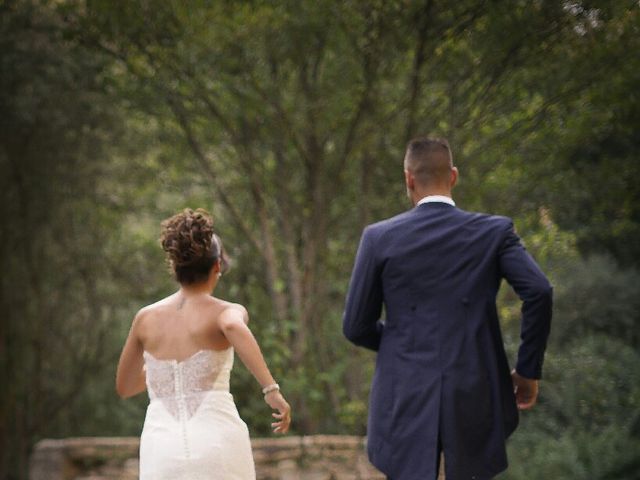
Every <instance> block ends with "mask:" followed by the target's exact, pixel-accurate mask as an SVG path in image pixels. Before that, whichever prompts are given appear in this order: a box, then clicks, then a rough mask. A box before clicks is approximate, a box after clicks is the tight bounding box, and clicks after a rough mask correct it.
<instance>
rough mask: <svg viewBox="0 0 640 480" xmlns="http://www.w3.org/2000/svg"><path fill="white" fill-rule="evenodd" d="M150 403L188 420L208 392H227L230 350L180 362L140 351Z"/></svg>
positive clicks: (205, 352)
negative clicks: (160, 403) (157, 401)
mask: <svg viewBox="0 0 640 480" xmlns="http://www.w3.org/2000/svg"><path fill="white" fill-rule="evenodd" d="M144 363H145V371H146V382H147V391H148V392H149V398H150V400H152V401H154V400H159V401H161V402H162V403H163V404H164V406H165V408H166V409H167V410H168V411H169V413H170V414H171V415H172V416H173V417H174V418H176V419H177V420H188V419H189V418H191V417H192V416H193V415H194V414H195V412H196V411H197V410H198V407H199V406H200V404H201V403H202V400H203V399H204V396H205V395H206V394H207V393H208V392H210V391H212V390H222V391H227V392H228V391H229V377H230V375H231V368H232V367H233V348H228V349H226V350H220V351H218V350H199V351H198V352H196V353H194V354H193V355H191V356H190V357H189V358H187V359H185V360H181V361H177V360H161V359H158V358H156V357H154V356H153V355H152V354H150V353H149V352H146V351H145V352H144Z"/></svg>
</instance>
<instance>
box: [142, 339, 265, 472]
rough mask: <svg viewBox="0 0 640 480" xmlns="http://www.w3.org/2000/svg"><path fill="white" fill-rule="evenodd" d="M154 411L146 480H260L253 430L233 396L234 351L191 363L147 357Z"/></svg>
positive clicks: (145, 447)
mask: <svg viewBox="0 0 640 480" xmlns="http://www.w3.org/2000/svg"><path fill="white" fill-rule="evenodd" d="M144 362H145V370H146V378H147V391H148V393H149V399H150V402H149V406H148V408H147V414H146V417H145V420H144V427H143V429H142V435H141V438H140V479H141V480H183V479H184V480H187V479H189V480H211V479H220V480H255V478H256V475H255V470H254V464H253V456H252V454H251V443H250V441H249V431H248V429H247V425H246V424H245V423H244V422H243V421H242V419H241V418H240V416H239V415H238V410H237V409H236V406H235V403H234V402H233V397H232V396H231V394H230V393H229V376H230V374H231V368H232V367H233V349H232V348H229V349H227V350H223V351H215V350H200V351H199V352H197V353H195V354H194V355H192V356H191V357H189V358H187V359H186V360H182V361H176V360H160V359H157V358H155V357H154V356H153V355H151V354H150V353H149V352H144Z"/></svg>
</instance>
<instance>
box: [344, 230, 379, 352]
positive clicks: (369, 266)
mask: <svg viewBox="0 0 640 480" xmlns="http://www.w3.org/2000/svg"><path fill="white" fill-rule="evenodd" d="M373 235H374V232H372V231H371V229H370V228H365V230H364V232H362V238H361V239H360V246H359V247H358V253H357V254H356V261H355V265H354V267H353V273H352V274H351V282H350V283H349V292H348V294H347V303H346V307H345V310H344V316H343V319H342V331H343V332H344V336H345V337H347V338H348V339H349V340H350V341H351V342H353V343H354V344H356V345H358V346H362V347H366V348H369V349H371V350H378V347H379V345H380V332H379V331H378V328H377V322H378V319H379V318H380V312H381V311H382V281H381V278H380V270H381V269H380V267H379V266H378V265H377V264H376V259H375V255H374V248H373Z"/></svg>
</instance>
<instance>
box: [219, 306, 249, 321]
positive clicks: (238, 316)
mask: <svg viewBox="0 0 640 480" xmlns="http://www.w3.org/2000/svg"><path fill="white" fill-rule="evenodd" d="M221 302H222V310H221V311H220V313H219V315H218V319H219V322H220V325H221V326H222V327H224V326H225V325H227V324H229V323H235V322H239V321H242V322H244V323H245V324H247V323H249V312H248V311H247V309H246V308H245V307H244V306H243V305H240V304H239V303H232V302H226V301H221Z"/></svg>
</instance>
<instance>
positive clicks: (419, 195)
mask: <svg viewBox="0 0 640 480" xmlns="http://www.w3.org/2000/svg"><path fill="white" fill-rule="evenodd" d="M434 196H439V197H448V198H451V199H453V197H452V196H451V190H439V191H437V190H430V191H423V192H414V193H413V195H412V196H411V201H412V202H413V205H414V206H416V205H417V204H418V202H419V201H421V200H422V199H424V198H427V197H434Z"/></svg>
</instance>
